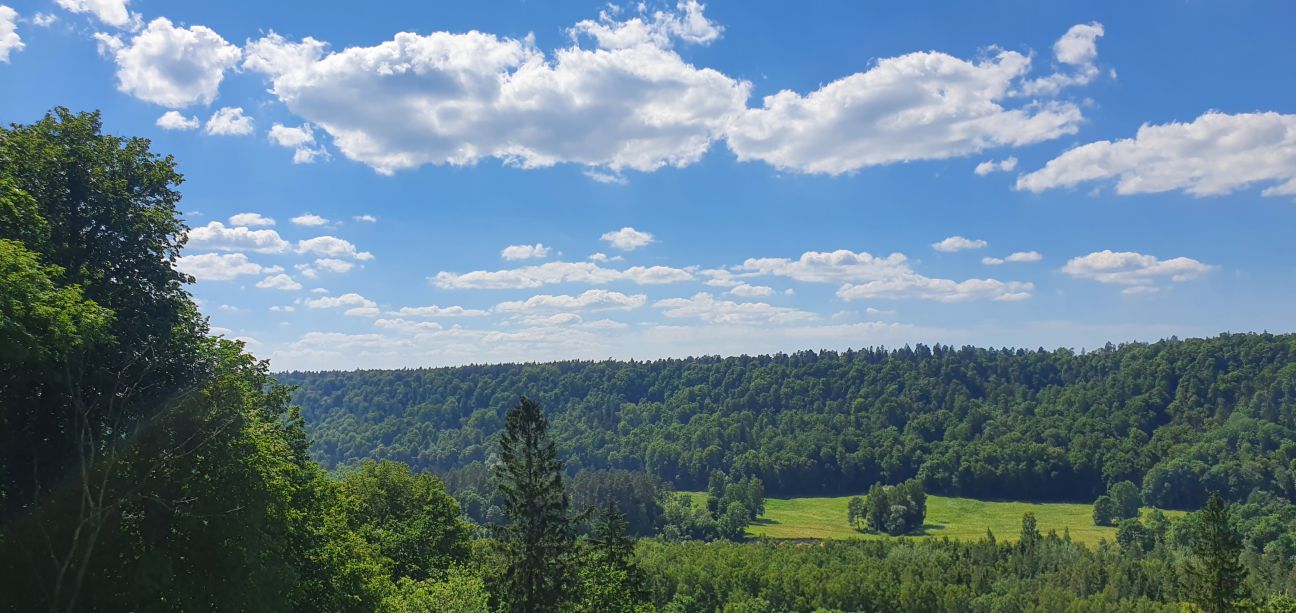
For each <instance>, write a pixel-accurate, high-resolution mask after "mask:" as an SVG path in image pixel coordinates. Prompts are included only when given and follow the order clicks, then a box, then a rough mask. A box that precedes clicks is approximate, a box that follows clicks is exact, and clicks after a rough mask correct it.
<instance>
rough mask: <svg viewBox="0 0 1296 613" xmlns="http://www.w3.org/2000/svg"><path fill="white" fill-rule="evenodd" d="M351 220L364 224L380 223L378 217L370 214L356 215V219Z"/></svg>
mask: <svg viewBox="0 0 1296 613" xmlns="http://www.w3.org/2000/svg"><path fill="white" fill-rule="evenodd" d="M351 219H353V220H355V221H362V222H364V223H378V218H377V217H374V216H373V215H369V214H364V215H356V216H355V217H352V218H351Z"/></svg>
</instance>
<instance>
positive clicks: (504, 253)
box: [500, 243, 549, 261]
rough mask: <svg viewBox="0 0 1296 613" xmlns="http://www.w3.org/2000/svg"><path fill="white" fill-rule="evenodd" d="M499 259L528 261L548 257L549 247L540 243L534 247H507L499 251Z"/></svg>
mask: <svg viewBox="0 0 1296 613" xmlns="http://www.w3.org/2000/svg"><path fill="white" fill-rule="evenodd" d="M500 257H501V258H504V259H506V260H510V261H513V260H530V259H532V258H547V257H549V247H546V246H544V245H543V244H541V243H536V244H534V245H509V246H507V247H505V248H503V249H501V250H500Z"/></svg>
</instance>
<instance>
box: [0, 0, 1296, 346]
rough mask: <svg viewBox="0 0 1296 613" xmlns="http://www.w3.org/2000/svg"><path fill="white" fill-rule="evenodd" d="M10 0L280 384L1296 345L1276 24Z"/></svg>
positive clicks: (1002, 7)
mask: <svg viewBox="0 0 1296 613" xmlns="http://www.w3.org/2000/svg"><path fill="white" fill-rule="evenodd" d="M0 1H2V2H6V3H7V4H8V8H7V9H6V8H3V7H0V91H3V92H4V95H3V96H0V121H5V122H28V121H32V120H34V119H36V118H38V117H39V116H40V115H41V113H43V112H44V111H45V110H48V109H49V108H51V107H53V106H56V105H64V106H68V107H70V108H72V109H76V110H83V109H85V110H89V109H101V110H102V111H103V113H104V122H105V128H106V130H107V131H109V132H112V133H117V134H130V135H141V136H146V137H148V138H151V139H152V140H153V144H154V148H155V150H157V151H160V152H166V153H171V154H174V155H175V156H176V158H177V159H178V160H179V163H180V168H181V170H182V172H183V173H184V174H185V176H186V181H185V183H184V185H183V186H182V190H183V192H184V201H183V203H182V208H183V210H184V211H185V212H186V219H187V221H188V223H189V225H190V226H191V227H192V228H193V231H192V234H191V241H190V247H189V248H188V249H187V250H186V256H185V258H184V259H183V260H182V263H181V266H182V267H184V268H185V270H187V271H189V272H191V274H194V275H195V276H196V277H197V278H198V282H197V284H196V285H195V286H194V287H193V293H194V295H195V296H196V297H197V298H198V299H199V300H200V301H201V303H202V306H203V308H204V311H205V312H206V313H208V314H209V315H210V317H211V323H212V325H213V327H214V329H216V330H217V331H218V332H220V333H223V334H225V335H227V336H229V337H237V338H242V339H244V340H246V341H247V344H248V347H249V349H250V350H251V351H252V352H254V353H255V354H257V355H258V356H260V357H264V358H269V359H271V360H272V365H273V367H274V368H275V369H306V368H309V369H315V368H356V367H400V366H434V365H446V364H462V363H469V362H495V361H516V360H548V359H566V358H584V359H601V358H607V357H615V358H630V357H634V358H655V357H663V356H685V355H698V354H726V355H728V354H738V353H749V354H751V353H766V352H773V351H794V350H799V349H820V348H832V349H844V348H846V347H861V346H876V345H884V346H896V345H903V344H906V343H910V344H912V343H917V342H923V343H949V344H956V345H959V344H976V345H983V346H984V345H993V346H1026V347H1040V346H1042V347H1049V348H1052V347H1059V346H1066V347H1073V348H1077V349H1080V348H1084V347H1094V346H1098V345H1101V344H1103V343H1104V342H1107V341H1114V342H1121V341H1129V340H1154V339H1157V338H1162V337H1166V336H1170V335H1178V336H1181V337H1182V336H1200V335H1212V334H1216V333H1219V332H1222V331H1235V332H1236V331H1253V330H1254V331H1258V330H1269V331H1275V332H1287V331H1292V329H1293V323H1294V322H1296V317H1294V316H1293V314H1292V313H1293V311H1292V309H1291V306H1290V305H1291V302H1292V298H1293V288H1296V284H1293V280H1294V278H1293V277H1294V276H1296V262H1294V259H1296V256H1294V255H1293V250H1292V248H1291V238H1290V237H1291V236H1292V234H1293V230H1296V115H1294V114H1293V113H1296V108H1293V107H1294V106H1296V105H1294V103H1296V82H1293V81H1292V79H1290V78H1286V77H1285V75H1288V74H1290V73H1291V72H1292V69H1293V60H1294V59H1296V38H1294V37H1292V36H1290V26H1291V24H1292V23H1296V6H1293V5H1292V4H1291V3H1286V2H1272V3H1264V2H1140V3H1129V2H1119V3H1117V2H1112V3H1056V4H1049V5H1046V4H1045V3H1037V2H984V3H975V4H972V3H964V4H962V5H959V6H947V4H951V3H937V2H929V3H921V2H903V3H900V2H896V3H860V2H840V3H832V2H818V3H809V6H803V5H801V4H797V3H783V2H779V3H773V2H718V1H715V2H710V3H706V4H705V5H702V4H698V3H696V2H682V3H679V4H675V3H673V2H672V3H650V4H646V5H639V4H634V3H630V4H614V5H608V4H599V3H594V2H565V3H552V2H534V1H532V2H517V1H514V0H509V1H504V0H500V1H492V2H477V3H408V4H406V3H395V2H370V3H366V4H365V5H364V7H363V8H361V7H359V6H358V5H357V6H349V7H345V8H343V7H339V8H329V9H321V8H320V7H319V6H318V5H317V4H316V3H304V2H273V3H268V2H260V3H250V2H237V1H230V2H220V3H163V2H147V1H130V2H126V1H124V0H57V1H47V0H40V1H35V2H24V1H14V0H0ZM271 222H273V223H271Z"/></svg>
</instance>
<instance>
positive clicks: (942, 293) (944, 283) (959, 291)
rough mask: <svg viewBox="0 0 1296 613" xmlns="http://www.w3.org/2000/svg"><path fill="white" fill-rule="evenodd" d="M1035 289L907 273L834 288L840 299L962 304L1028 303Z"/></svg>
mask: <svg viewBox="0 0 1296 613" xmlns="http://www.w3.org/2000/svg"><path fill="white" fill-rule="evenodd" d="M1034 289H1035V285H1034V284H1032V283H1023V282H1020V281H1000V280H998V279H968V280H966V281H954V280H952V279H933V278H931V277H925V276H923V275H920V274H907V275H900V276H897V277H890V278H886V279H879V280H876V281H868V282H866V283H860V284H858V285H856V284H851V283H847V284H845V285H842V286H841V287H839V288H837V297H838V298H841V299H842V300H861V299H868V298H889V299H918V300H936V301H938V302H963V301H967V300H996V301H1000V302H1016V301H1019V300H1027V299H1029V298H1030V297H1031V292H1032V291H1033V290H1034Z"/></svg>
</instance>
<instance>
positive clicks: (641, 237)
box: [600, 226, 653, 251]
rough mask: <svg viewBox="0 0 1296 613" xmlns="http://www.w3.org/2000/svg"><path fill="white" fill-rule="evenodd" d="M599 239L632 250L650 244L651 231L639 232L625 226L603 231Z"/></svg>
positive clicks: (651, 241)
mask: <svg viewBox="0 0 1296 613" xmlns="http://www.w3.org/2000/svg"><path fill="white" fill-rule="evenodd" d="M600 240H603V241H605V242H607V243H608V244H609V245H612V246H613V247H615V248H617V249H620V250H622V251H634V250H635V249H638V248H640V247H647V246H648V245H650V244H652V243H653V235H652V233H651V232H641V231H639V230H636V229H634V228H631V227H630V226H626V227H624V228H621V229H620V230H616V231H613V232H604V233H603V236H602V237H600Z"/></svg>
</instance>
